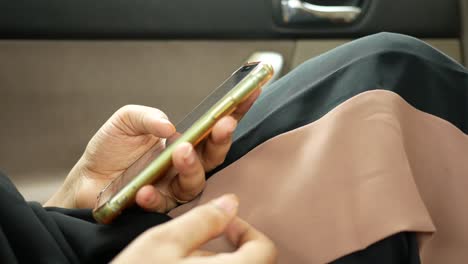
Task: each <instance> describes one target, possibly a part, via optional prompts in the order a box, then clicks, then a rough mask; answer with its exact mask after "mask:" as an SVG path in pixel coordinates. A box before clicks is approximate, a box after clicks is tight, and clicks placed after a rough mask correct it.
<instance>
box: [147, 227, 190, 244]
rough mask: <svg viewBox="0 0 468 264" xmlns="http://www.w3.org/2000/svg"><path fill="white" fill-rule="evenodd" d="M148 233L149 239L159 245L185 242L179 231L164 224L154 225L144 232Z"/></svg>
mask: <svg viewBox="0 0 468 264" xmlns="http://www.w3.org/2000/svg"><path fill="white" fill-rule="evenodd" d="M146 233H147V236H148V238H147V239H149V240H150V241H152V242H153V243H155V244H156V243H157V244H159V245H180V244H181V243H182V242H183V241H182V238H181V237H180V236H179V235H178V232H173V230H171V229H170V228H168V227H167V226H165V225H164V224H163V225H160V226H156V227H153V228H151V229H149V230H148V231H146V232H145V233H144V234H146Z"/></svg>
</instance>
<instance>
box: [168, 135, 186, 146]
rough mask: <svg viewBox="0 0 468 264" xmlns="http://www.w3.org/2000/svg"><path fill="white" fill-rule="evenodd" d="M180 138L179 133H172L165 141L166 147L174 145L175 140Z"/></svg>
mask: <svg viewBox="0 0 468 264" xmlns="http://www.w3.org/2000/svg"><path fill="white" fill-rule="evenodd" d="M181 136H182V134H181V133H179V132H174V134H172V135H171V136H170V137H168V138H167V139H166V147H169V145H171V144H172V143H174V142H175V141H176V140H177V139H179V138H180V137H181Z"/></svg>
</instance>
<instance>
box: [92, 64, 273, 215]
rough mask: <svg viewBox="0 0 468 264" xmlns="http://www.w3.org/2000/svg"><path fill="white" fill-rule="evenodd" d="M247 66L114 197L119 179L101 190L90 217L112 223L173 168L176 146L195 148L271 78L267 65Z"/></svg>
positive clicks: (270, 68)
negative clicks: (239, 77) (143, 190)
mask: <svg viewBox="0 0 468 264" xmlns="http://www.w3.org/2000/svg"><path fill="white" fill-rule="evenodd" d="M249 65H256V66H255V68H254V69H253V70H252V71H251V72H250V73H249V74H247V76H245V77H244V78H243V79H242V80H241V81H240V82H239V83H238V84H237V85H235V86H234V88H232V90H231V91H229V92H228V93H227V94H226V95H225V96H223V97H222V98H221V100H219V101H218V102H217V103H216V104H215V105H213V106H212V107H211V108H210V109H209V110H208V111H207V112H206V113H205V114H204V115H203V116H202V117H201V118H199V119H198V120H197V121H196V122H195V123H193V125H192V126H191V127H190V128H189V129H187V131H185V132H184V133H183V134H182V135H181V137H180V138H179V139H177V140H176V141H175V142H174V143H172V144H171V145H170V146H168V147H167V148H166V149H165V150H164V151H163V152H162V153H161V154H160V155H159V156H158V157H157V158H156V159H155V160H153V161H152V162H151V163H150V164H149V165H148V166H147V167H146V168H145V169H143V170H142V171H141V172H140V173H139V174H138V175H137V176H136V177H135V178H133V179H132V180H131V181H130V182H129V183H128V184H127V185H125V186H124V187H123V188H121V189H120V190H119V191H118V192H117V193H116V194H115V195H114V194H113V192H115V190H114V188H115V187H116V185H117V184H118V180H119V178H117V179H115V180H114V181H113V182H111V183H110V184H109V185H108V186H107V187H106V188H105V189H104V190H102V191H101V193H100V194H99V196H98V199H97V202H96V207H95V208H94V210H93V217H94V219H95V220H96V221H97V222H99V223H105V224H107V223H110V222H112V220H113V219H114V218H115V217H117V216H118V215H119V214H120V213H121V212H122V210H124V209H125V208H126V207H128V206H130V205H132V204H133V203H134V200H135V196H136V193H137V191H138V190H139V189H140V188H141V187H143V186H145V185H148V184H151V183H154V182H156V181H157V180H158V179H159V178H161V177H162V176H163V175H164V174H165V173H166V172H167V170H168V169H169V168H170V167H171V165H172V152H173V151H174V148H175V147H176V146H177V145H178V144H180V143H182V142H190V143H192V144H193V145H194V146H195V145H197V144H198V143H199V142H200V141H202V140H203V139H204V138H205V137H206V136H207V135H208V134H209V133H210V131H211V129H212V128H213V126H214V124H215V123H216V121H218V120H219V119H220V118H222V117H223V116H226V115H229V114H231V113H232V112H233V111H234V110H235V109H236V107H237V105H238V104H239V103H241V102H243V101H244V100H245V99H247V98H248V97H249V95H251V94H252V93H253V92H254V91H255V90H257V89H259V88H260V87H261V86H262V85H263V84H265V83H266V82H267V81H268V80H269V79H270V78H271V76H272V75H273V68H272V67H271V66H270V65H268V64H265V63H247V64H246V65H244V66H243V67H245V66H249ZM109 194H110V195H109Z"/></svg>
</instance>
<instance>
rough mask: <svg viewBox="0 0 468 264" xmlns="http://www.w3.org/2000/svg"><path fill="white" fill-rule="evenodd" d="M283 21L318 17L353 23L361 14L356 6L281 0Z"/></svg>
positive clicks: (297, 20) (305, 20)
mask: <svg viewBox="0 0 468 264" xmlns="http://www.w3.org/2000/svg"><path fill="white" fill-rule="evenodd" d="M281 8H282V12H283V22H284V23H286V24H290V23H295V22H307V21H308V20H313V19H316V18H324V19H328V20H330V21H332V22H340V23H351V22H353V21H354V20H356V18H357V17H358V16H359V15H360V14H361V12H362V10H361V8H359V7H356V6H321V5H314V4H311V3H307V2H304V1H302V0H281Z"/></svg>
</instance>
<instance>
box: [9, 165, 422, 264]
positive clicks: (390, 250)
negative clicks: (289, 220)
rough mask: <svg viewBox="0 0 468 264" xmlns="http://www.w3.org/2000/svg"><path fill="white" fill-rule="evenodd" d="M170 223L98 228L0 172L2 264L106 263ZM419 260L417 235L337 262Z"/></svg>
mask: <svg viewBox="0 0 468 264" xmlns="http://www.w3.org/2000/svg"><path fill="white" fill-rule="evenodd" d="M168 220H169V217H168V216H166V215H162V214H153V213H145V212H143V211H140V210H137V209H133V210H129V211H127V212H125V213H124V214H122V215H121V216H120V217H119V219H117V220H116V221H115V222H114V223H113V224H112V225H108V226H106V225H100V224H96V223H95V222H94V220H93V219H92V215H91V210H70V209H63V208H42V207H41V206H40V205H39V204H37V203H27V202H26V201H25V200H24V199H23V197H22V196H21V194H19V193H18V191H17V190H16V188H15V187H14V185H13V184H12V183H11V182H10V180H9V179H8V178H7V177H6V176H5V175H3V174H1V173H0V227H1V229H0V231H1V232H0V262H1V263H106V262H108V261H109V260H111V259H112V257H113V256H115V255H116V254H117V253H118V252H119V251H120V250H122V249H123V248H124V247H125V246H126V245H127V244H128V243H130V241H131V240H133V239H134V238H135V237H136V236H137V235H138V234H140V233H142V232H143V231H145V230H146V229H148V228H150V227H151V226H153V225H157V224H160V223H163V222H165V221H168ZM418 256H419V255H418V248H417V243H416V237H415V235H414V234H410V233H401V234H396V235H393V236H391V237H389V238H386V239H384V240H382V241H379V242H377V243H375V244H374V245H372V246H370V247H369V248H368V249H365V250H363V251H359V252H355V253H353V254H351V255H349V256H345V257H343V258H341V259H339V260H337V261H336V262H333V263H337V264H354V263H356V264H357V263H360V264H361V263H382V264H402V263H407V264H418V263H419V257H418Z"/></svg>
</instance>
